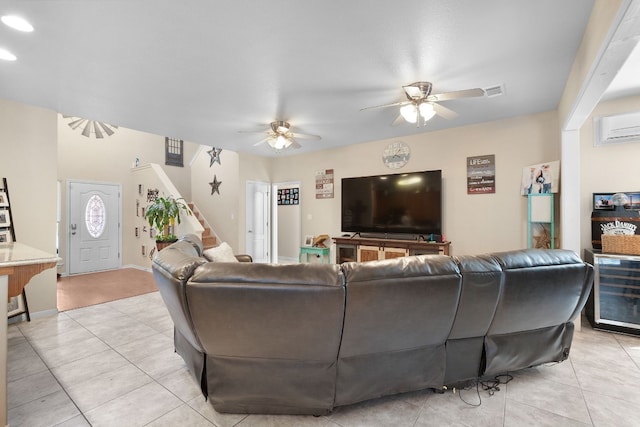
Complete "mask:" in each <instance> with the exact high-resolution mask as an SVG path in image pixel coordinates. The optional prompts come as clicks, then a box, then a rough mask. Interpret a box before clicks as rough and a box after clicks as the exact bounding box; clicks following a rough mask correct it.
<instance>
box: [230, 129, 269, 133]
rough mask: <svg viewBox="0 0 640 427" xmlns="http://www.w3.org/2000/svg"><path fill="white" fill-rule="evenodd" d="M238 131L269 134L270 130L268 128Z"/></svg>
mask: <svg viewBox="0 0 640 427" xmlns="http://www.w3.org/2000/svg"><path fill="white" fill-rule="evenodd" d="M238 133H266V134H270V133H271V131H269V130H264V129H263V130H239V131H238Z"/></svg>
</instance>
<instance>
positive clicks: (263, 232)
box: [245, 181, 271, 263]
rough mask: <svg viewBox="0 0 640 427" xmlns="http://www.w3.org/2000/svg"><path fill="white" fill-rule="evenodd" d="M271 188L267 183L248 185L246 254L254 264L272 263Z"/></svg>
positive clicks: (256, 182)
mask: <svg viewBox="0 0 640 427" xmlns="http://www.w3.org/2000/svg"><path fill="white" fill-rule="evenodd" d="M270 187H271V186H270V184H269V183H267V182H258V181H247V183H246V192H245V194H246V205H245V219H246V223H245V252H246V253H247V254H249V255H251V257H252V258H253V261H254V262H262V263H267V262H271V250H270V248H271V238H270V237H271V227H270V212H271V210H270V207H269V205H270V200H271V188H270Z"/></svg>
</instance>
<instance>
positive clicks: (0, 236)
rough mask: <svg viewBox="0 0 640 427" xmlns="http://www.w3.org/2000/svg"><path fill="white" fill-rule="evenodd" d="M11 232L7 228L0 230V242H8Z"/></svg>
mask: <svg viewBox="0 0 640 427" xmlns="http://www.w3.org/2000/svg"><path fill="white" fill-rule="evenodd" d="M10 242H11V232H10V231H9V230H0V243H10Z"/></svg>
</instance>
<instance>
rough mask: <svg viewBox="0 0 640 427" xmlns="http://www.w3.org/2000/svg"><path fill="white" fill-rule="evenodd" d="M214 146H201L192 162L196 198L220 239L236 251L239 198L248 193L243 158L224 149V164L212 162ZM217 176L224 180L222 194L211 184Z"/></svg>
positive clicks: (199, 207)
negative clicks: (242, 173) (241, 169)
mask: <svg viewBox="0 0 640 427" xmlns="http://www.w3.org/2000/svg"><path fill="white" fill-rule="evenodd" d="M211 148H212V147H211V146H204V145H201V146H200V147H199V150H198V153H197V155H196V156H195V159H194V161H193V163H192V165H191V194H192V200H193V202H194V203H195V204H196V206H197V207H198V209H199V210H200V212H201V213H202V214H203V215H204V217H205V218H206V219H207V221H208V222H209V224H210V225H211V227H212V228H213V230H214V232H215V233H216V234H217V235H218V238H219V239H220V241H223V242H227V243H228V244H229V245H230V246H231V247H232V248H233V250H234V252H235V253H239V252H240V246H239V240H238V238H239V233H238V229H239V228H240V222H239V218H238V217H239V215H238V212H239V209H240V207H239V206H240V201H239V199H240V195H241V194H244V182H240V176H239V163H240V157H239V155H238V153H236V152H234V151H229V150H222V151H221V152H220V163H218V162H214V163H213V165H212V164H211V155H209V153H207V152H208V151H210V150H211ZM214 176H215V178H216V179H217V181H218V182H220V186H219V187H218V190H219V193H218V192H214V193H213V194H211V190H212V187H211V185H210V184H209V183H210V182H213V178H214ZM242 228H244V223H242Z"/></svg>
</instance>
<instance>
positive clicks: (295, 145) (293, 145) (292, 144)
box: [287, 137, 302, 150]
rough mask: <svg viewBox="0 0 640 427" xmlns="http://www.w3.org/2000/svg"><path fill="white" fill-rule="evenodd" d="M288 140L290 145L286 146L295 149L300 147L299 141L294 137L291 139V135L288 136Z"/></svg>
mask: <svg viewBox="0 0 640 427" xmlns="http://www.w3.org/2000/svg"><path fill="white" fill-rule="evenodd" d="M289 141H291V145H289V146H288V147H287V148H293V149H294V150H295V149H298V148H300V147H302V145H300V143H299V142H298V141H296V140H295V139H293V138H291V137H289Z"/></svg>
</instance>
